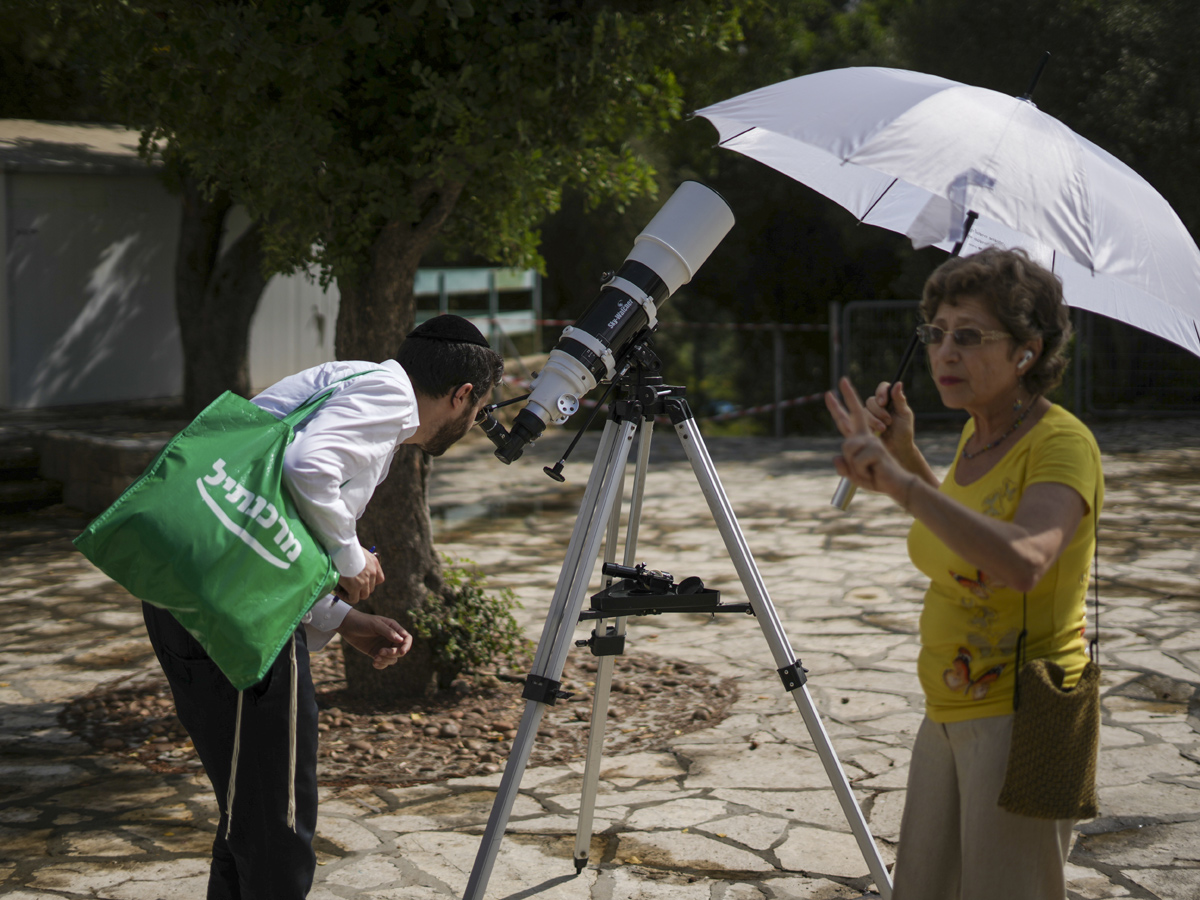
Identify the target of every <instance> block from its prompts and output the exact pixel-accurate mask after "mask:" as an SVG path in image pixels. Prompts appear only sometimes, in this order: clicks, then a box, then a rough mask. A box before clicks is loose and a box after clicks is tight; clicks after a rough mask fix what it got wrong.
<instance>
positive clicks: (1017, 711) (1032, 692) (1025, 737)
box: [998, 505, 1100, 819]
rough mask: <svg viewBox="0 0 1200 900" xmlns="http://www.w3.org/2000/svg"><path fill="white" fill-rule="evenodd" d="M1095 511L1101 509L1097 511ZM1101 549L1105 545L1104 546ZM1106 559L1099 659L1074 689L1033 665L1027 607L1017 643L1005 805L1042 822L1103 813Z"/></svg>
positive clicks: (1095, 640)
mask: <svg viewBox="0 0 1200 900" xmlns="http://www.w3.org/2000/svg"><path fill="white" fill-rule="evenodd" d="M1092 509H1093V510H1095V509H1096V507H1095V505H1093V506H1092ZM1097 548H1098V542H1097ZM1098 559H1099V552H1098V549H1097V555H1096V557H1095V559H1094V561H1095V562H1096V563H1097V565H1096V577H1095V578H1093V580H1092V585H1093V588H1094V590H1095V616H1096V631H1095V634H1094V636H1093V637H1092V640H1091V642H1090V644H1089V645H1088V655H1089V656H1090V657H1091V658H1090V659H1089V660H1088V662H1087V665H1085V666H1084V668H1083V673H1082V674H1081V675H1080V676H1079V681H1078V682H1076V683H1075V685H1074V686H1073V687H1070V688H1064V687H1063V676H1064V675H1065V672H1064V671H1063V668H1062V666H1060V665H1058V664H1057V663H1054V662H1051V661H1050V660H1047V659H1031V660H1028V661H1026V660H1025V640H1026V630H1025V623H1024V616H1025V609H1024V606H1025V599H1024V598H1022V601H1021V602H1022V627H1021V635H1020V637H1019V638H1018V639H1017V665H1018V670H1017V683H1016V687H1015V689H1014V691H1013V731H1012V745H1011V747H1010V748H1009V751H1008V768H1007V769H1006V771H1005V774H1004V787H1003V788H1002V789H1001V791H1000V799H999V801H998V802H999V804H1000V806H1001V807H1003V808H1004V809H1006V810H1008V811H1009V812H1011V813H1016V814H1017V815H1021V816H1031V817H1033V818H1037V819H1090V818H1093V817H1094V816H1095V815H1096V813H1097V801H1096V756H1097V754H1098V752H1099V749H1100V664H1099V660H1100V586H1099V583H1098V582H1099V564H1098Z"/></svg>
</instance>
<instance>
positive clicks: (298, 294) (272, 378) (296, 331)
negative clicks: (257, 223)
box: [250, 275, 339, 391]
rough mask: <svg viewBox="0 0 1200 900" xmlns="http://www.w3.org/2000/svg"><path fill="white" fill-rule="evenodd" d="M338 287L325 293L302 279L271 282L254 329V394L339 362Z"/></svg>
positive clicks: (282, 278) (288, 277)
mask: <svg viewBox="0 0 1200 900" xmlns="http://www.w3.org/2000/svg"><path fill="white" fill-rule="evenodd" d="M338 299H339V295H338V289H337V285H336V284H332V285H330V286H329V289H328V290H323V289H322V288H321V285H320V284H319V283H318V282H317V280H316V279H315V278H314V279H311V280H310V279H308V278H306V277H305V276H303V275H276V276H275V277H274V278H272V279H271V280H270V282H268V283H267V287H266V290H264V291H263V295H262V299H260V300H259V302H258V309H257V310H256V311H255V313H254V321H253V322H252V323H251V325H250V384H251V385H253V386H254V390H255V391H260V390H262V389H263V388H267V387H270V386H271V385H272V384H274V383H275V382H276V381H278V380H279V379H281V378H285V377H287V376H288V375H293V374H295V373H296V372H299V371H301V370H302V369H307V368H309V367H310V366H316V365H320V364H321V363H323V362H329V361H330V360H332V359H333V358H334V352H333V334H334V327H335V326H336V324H337V314H338Z"/></svg>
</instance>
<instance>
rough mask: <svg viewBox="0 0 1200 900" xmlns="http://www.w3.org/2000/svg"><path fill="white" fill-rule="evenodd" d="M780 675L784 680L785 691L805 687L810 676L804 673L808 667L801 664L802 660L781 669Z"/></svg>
mask: <svg viewBox="0 0 1200 900" xmlns="http://www.w3.org/2000/svg"><path fill="white" fill-rule="evenodd" d="M778 671H779V677H780V679H782V680H783V689H784V690H785V691H794V690H796V689H797V688H799V687H803V686H804V683H805V682H806V681H808V677H807V676H806V675H805V674H804V673H805V672H807V671H808V669H806V668H804V666H802V665H800V660H796V661H795V662H794V663H792V664H791V665H790V666H784V667H783V668H782V669H779V670H778Z"/></svg>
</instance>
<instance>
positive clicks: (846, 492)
mask: <svg viewBox="0 0 1200 900" xmlns="http://www.w3.org/2000/svg"><path fill="white" fill-rule="evenodd" d="M920 342H921V339H920V338H919V337H917V333H916V332H915V331H914V332H913V336H912V337H911V338H909V340H908V346H907V347H905V348H904V355H903V356H902V357H900V366H899V368H898V369H897V370H896V377H895V378H893V379H892V383H891V386H889V387H888V400H887V404H886V405H885V406H884V409H886V410H888V411H889V412H890V411H891V409H892V390H893V389H894V388H895V386H896V382H897V381H903V380H904V375H905V373H906V372H907V371H908V367H909V365H910V364H911V363H912V360H913V356H914V355H915V354H916V352H917V345H918V344H920ZM857 490H858V488H856V487H855V486H854V482H852V481H851V480H850V479H849V478H843V479H842V480H841V481H839V482H838V486H837V490H836V491H834V492H833V499H832V500H830V501H829V503H830V505H831V506H835V507H837V508H838V509H840V510H841V511H842V512H845V511H846V510H847V509H849V508H850V501H851V500H853V499H854V493H855V491H857Z"/></svg>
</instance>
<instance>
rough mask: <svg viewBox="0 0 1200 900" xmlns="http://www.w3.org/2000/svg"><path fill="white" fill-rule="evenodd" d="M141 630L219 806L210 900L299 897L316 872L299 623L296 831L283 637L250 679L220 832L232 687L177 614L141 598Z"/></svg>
mask: <svg viewBox="0 0 1200 900" xmlns="http://www.w3.org/2000/svg"><path fill="white" fill-rule="evenodd" d="M142 615H143V617H144V618H145V620H146V631H147V633H148V634H149V635H150V643H151V644H152V645H153V646H154V652H155V654H156V655H157V656H158V661H159V663H160V664H161V665H162V669H163V672H164V673H165V674H166V676H167V681H168V682H169V683H170V685H171V692H172V693H173V694H174V695H175V709H176V711H177V712H178V713H179V719H180V721H181V722H182V723H183V727H184V728H186V729H187V732H188V734H189V735H190V736H191V738H192V743H193V744H195V745H196V752H197V754H198V755H199V757H200V761H201V762H202V763H203V764H204V770H205V772H207V773H208V777H209V780H210V781H212V786H213V790H214V791H215V792H216V795H217V804H218V806H219V807H220V809H221V819H220V822H219V823H218V826H217V836H216V839H215V840H214V841H213V849H212V853H213V858H212V867H211V869H210V871H209V879H208V900H276V898H278V900H301V898H303V897H305V896H307V894H308V891H309V889H310V888H311V887H312V880H313V873H314V872H315V871H316V856H315V854H314V853H313V848H312V841H313V834H314V833H315V831H316V826H317V702H316V697H315V693H314V691H313V684H312V675H311V674H310V673H309V668H308V645H307V643H306V641H305V636H304V628H303V627H301V628H299V629H297V631H296V664H297V669H298V672H297V676H298V677H297V689H298V693H299V696H298V698H297V704H296V706H297V723H296V743H297V747H296V780H295V790H296V830H295V831H293V830H292V829H291V828H290V827H289V826H288V824H287V811H288V753H289V732H288V719H289V716H290V702H291V697H290V694H291V650H290V645H285V646H284V648H283V650H282V651H281V652H280V654H279V658H278V659H276V660H275V664H274V665H273V666H272V667H271V669H270V671H269V672H267V675H266V677H265V678H263V680H262V681H260V682H259V683H258V684H256V685H254V686H253V687H250V688H247V689H246V690H245V692H244V696H243V700H242V733H241V746H240V751H239V753H238V765H237V784H236V787H235V793H234V799H233V827H232V829H230V831H229V836H228V838H227V837H226V825H227V824H228V814H229V811H228V810H227V809H226V808H225V798H226V796H227V794H228V790H229V772H230V764H231V762H232V759H233V737H234V726H235V724H236V719H237V691H236V690H235V689H234V687H233V685H232V684H230V683H229V679H227V678H226V677H225V676H224V675H223V674H221V671H220V669H218V668H217V666H216V664H214V663H213V661H212V660H211V659H209V657H208V654H206V653H205V652H204V649H203V648H202V647H201V646H200V644H199V643H197V642H196V640H195V639H194V638H193V637H192V636H191V635H190V634H188V632H187V631H186V630H185V629H184V628H183V626H181V625H180V624H179V623H178V622H177V621H176V620H175V617H174V616H172V615H171V614H170V613H168V612H165V611H164V610H161V609H158V608H157V607H154V606H151V605H150V604H148V603H143V604H142Z"/></svg>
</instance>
